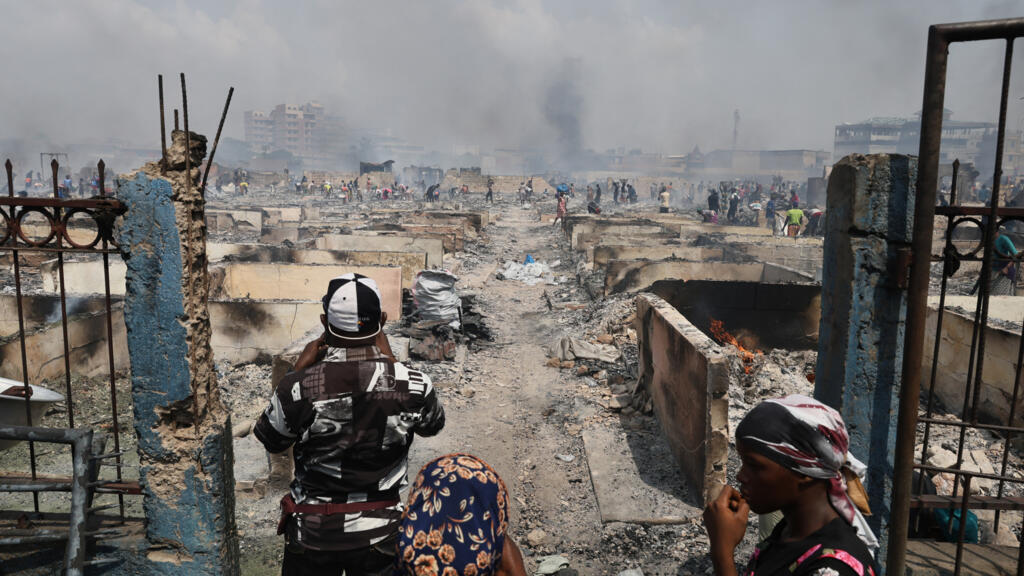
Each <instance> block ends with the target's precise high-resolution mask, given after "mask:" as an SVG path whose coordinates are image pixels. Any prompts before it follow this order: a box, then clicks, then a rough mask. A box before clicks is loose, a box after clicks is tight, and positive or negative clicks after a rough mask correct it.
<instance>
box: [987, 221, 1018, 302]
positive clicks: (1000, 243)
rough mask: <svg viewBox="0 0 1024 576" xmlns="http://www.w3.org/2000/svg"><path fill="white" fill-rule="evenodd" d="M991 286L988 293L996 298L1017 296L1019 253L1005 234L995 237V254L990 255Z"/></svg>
mask: <svg viewBox="0 0 1024 576" xmlns="http://www.w3.org/2000/svg"><path fill="white" fill-rule="evenodd" d="M992 256H993V258H992V273H991V278H992V280H991V284H992V285H991V286H990V288H989V293H990V294H993V295H996V296H1016V295H1017V266H1018V265H1019V264H1020V256H1021V251H1019V250H1017V247H1016V246H1014V245H1013V240H1011V239H1010V237H1009V236H1007V235H1006V234H1003V233H1000V234H999V236H997V237H996V244H995V252H993V254H992Z"/></svg>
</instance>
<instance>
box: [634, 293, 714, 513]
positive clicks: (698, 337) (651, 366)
mask: <svg viewBox="0 0 1024 576" xmlns="http://www.w3.org/2000/svg"><path fill="white" fill-rule="evenodd" d="M636 302H637V323H638V328H639V329H638V331H637V340H638V345H639V357H640V358H639V372H640V379H641V382H642V384H641V385H642V386H644V387H646V388H647V390H648V392H649V393H650V394H651V397H652V399H653V404H654V411H655V414H657V416H658V421H659V422H660V423H661V428H662V430H663V431H664V433H665V436H666V438H668V441H669V445H670V446H671V448H672V452H673V455H674V456H675V458H676V461H677V463H678V464H679V466H680V470H681V471H682V473H683V477H684V478H686V480H687V482H688V483H689V485H690V486H691V487H692V488H693V489H695V490H696V491H697V492H698V493H699V494H700V499H701V501H702V503H707V502H710V501H711V500H712V499H714V498H715V497H716V496H717V495H718V492H719V490H720V489H721V487H722V486H723V485H724V483H725V473H726V469H725V468H726V462H727V459H728V436H729V430H728V399H727V397H726V395H727V393H728V387H729V375H728V366H727V364H726V358H725V356H724V355H722V354H721V353H720V352H718V347H717V345H716V344H715V343H714V342H713V341H712V340H711V339H710V338H708V337H707V336H705V335H704V333H703V332H701V331H700V330H699V329H698V328H697V327H696V326H694V325H693V324H691V323H690V322H689V321H688V320H687V319H686V318H684V317H683V315H682V314H680V313H679V312H678V311H677V310H676V309H675V308H673V307H672V306H671V305H670V304H669V303H668V302H665V301H664V300H662V299H661V298H659V297H657V296H655V295H653V294H641V295H639V296H637V300H636Z"/></svg>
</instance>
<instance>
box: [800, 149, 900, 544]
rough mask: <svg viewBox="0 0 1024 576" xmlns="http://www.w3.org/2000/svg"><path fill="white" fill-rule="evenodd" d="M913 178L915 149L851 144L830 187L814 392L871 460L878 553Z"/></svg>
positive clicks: (884, 522) (884, 531) (887, 497)
mask: <svg viewBox="0 0 1024 576" xmlns="http://www.w3.org/2000/svg"><path fill="white" fill-rule="evenodd" d="M916 181H917V159H916V158H913V157H910V156H904V155H898V154H874V155H870V156H863V155H860V154H852V155H850V156H847V157H846V158H843V159H842V160H840V161H839V162H838V163H837V164H836V165H835V166H834V167H833V169H832V175H831V177H830V179H829V183H828V193H827V209H826V214H825V217H826V231H825V248H824V262H823V267H822V283H821V328H820V332H819V340H818V365H817V378H816V381H815V387H814V396H815V397H816V398H817V399H818V400H821V401H822V402H825V403H826V404H829V405H830V406H833V407H834V408H836V409H838V410H839V411H840V412H841V413H842V415H843V419H844V420H845V421H846V425H847V427H848V428H849V430H850V450H851V452H852V453H853V454H854V455H855V456H856V457H857V458H859V459H861V460H862V461H863V462H864V463H865V464H867V466H868V477H867V485H866V488H867V491H868V496H869V499H870V505H871V511H872V513H873V515H872V516H869V517H868V522H869V523H870V524H871V526H872V528H873V529H874V530H875V533H876V534H877V535H878V537H879V540H880V541H881V543H882V547H883V550H882V551H881V552H880V553H879V556H878V557H879V558H885V551H884V548H885V546H886V543H887V540H888V522H889V506H890V502H891V499H892V477H893V451H894V449H895V446H896V417H897V413H898V404H899V392H900V387H899V383H900V373H901V369H902V360H903V331H904V321H905V314H906V292H905V290H904V289H902V288H900V287H899V286H898V284H897V281H898V278H897V262H898V251H899V250H900V249H901V248H909V246H910V239H911V233H912V228H913V219H914V193H915V192H914V187H915V183H916Z"/></svg>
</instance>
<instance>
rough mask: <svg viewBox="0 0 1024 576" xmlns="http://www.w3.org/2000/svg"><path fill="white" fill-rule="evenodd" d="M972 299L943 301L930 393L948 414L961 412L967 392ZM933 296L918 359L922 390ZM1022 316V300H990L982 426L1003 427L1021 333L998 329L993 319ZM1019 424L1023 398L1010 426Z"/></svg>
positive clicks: (931, 339) (928, 369) (935, 308)
mask: <svg viewBox="0 0 1024 576" xmlns="http://www.w3.org/2000/svg"><path fill="white" fill-rule="evenodd" d="M976 301H977V298H976V297H974V296H946V313H945V314H944V315H943V317H942V342H941V344H940V347H939V362H938V370H937V371H936V375H935V392H936V394H937V395H938V397H939V399H940V400H941V401H942V403H943V404H945V405H946V406H947V407H948V408H950V409H955V410H960V407H961V406H963V401H964V390H966V389H967V388H968V387H967V368H968V362H969V360H970V357H971V337H972V333H973V327H974V309H975V303H976ZM938 312H939V303H938V296H931V297H929V298H928V322H927V324H926V326H925V336H924V338H925V345H924V353H923V354H922V358H921V361H922V367H923V368H922V370H921V389H922V390H927V389H928V386H929V383H930V381H931V374H932V359H933V357H934V355H933V350H934V348H933V346H934V345H935V326H936V322H937V320H938ZM1022 315H1024V298H1021V297H1019V296H991V297H990V300H989V317H990V318H993V319H997V320H996V321H995V322H990V323H989V326H988V327H987V328H986V329H985V365H984V369H983V371H982V386H981V390H980V391H979V393H980V396H979V405H978V411H979V418H980V419H981V421H983V422H988V423H993V424H1002V425H1006V423H1007V420H1008V419H1009V417H1010V410H1011V404H1012V402H1011V401H1012V399H1013V383H1014V381H1015V379H1016V371H1017V352H1018V350H1019V348H1020V330H1019V329H1018V330H1010V329H1008V328H1002V327H999V326H997V325H995V324H996V322H998V320H1004V321H1011V322H1014V323H1016V322H1020V319H1021V317H1022ZM1022 423H1024V397H1021V398H1018V399H1017V406H1016V413H1015V416H1014V424H1013V425H1014V426H1020V425H1021V424H1022Z"/></svg>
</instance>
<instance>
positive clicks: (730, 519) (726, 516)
mask: <svg viewBox="0 0 1024 576" xmlns="http://www.w3.org/2000/svg"><path fill="white" fill-rule="evenodd" d="M749 514H750V506H748V505H747V502H746V500H744V499H743V496H741V495H740V493H739V492H738V491H737V490H736V489H735V488H733V487H732V486H725V487H724V488H722V491H721V492H720V493H719V494H718V498H716V499H715V501H714V502H712V503H711V504H708V507H707V508H705V509H704V527H705V529H706V530H707V531H708V539H709V540H710V541H711V561H712V562H713V563H714V565H715V574H717V575H719V576H725V575H732V574H736V565H735V560H734V558H733V553H734V552H735V550H736V546H738V545H739V543H740V541H741V540H743V535H744V534H745V533H746V531H747V517H748V516H749Z"/></svg>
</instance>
